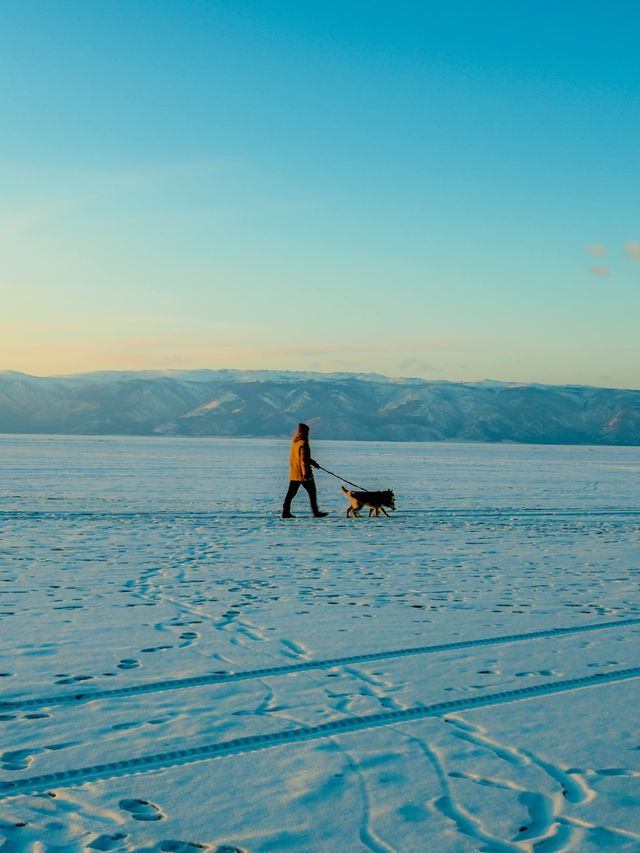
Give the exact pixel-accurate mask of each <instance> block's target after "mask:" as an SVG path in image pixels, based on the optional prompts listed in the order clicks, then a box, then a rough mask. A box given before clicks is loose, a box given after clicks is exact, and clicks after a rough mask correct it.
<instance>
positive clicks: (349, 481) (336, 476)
mask: <svg viewBox="0 0 640 853" xmlns="http://www.w3.org/2000/svg"><path fill="white" fill-rule="evenodd" d="M316 465H317V466H318V468H319V469H320V470H321V471H324V472H325V474H331V476H332V477H335V478H336V480H342V482H343V483H348V484H349V485H350V486H355V487H356V489H358V491H360V492H368V491H369V489H363V487H362V486H359V485H358V484H357V483H352V482H351V480H345V478H344V477H340V476H339V475H338V474H334V473H333V471H329V470H328V469H327V468H323V467H322V465H318V463H317V462H316Z"/></svg>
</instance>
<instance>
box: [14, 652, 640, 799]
mask: <svg viewBox="0 0 640 853" xmlns="http://www.w3.org/2000/svg"><path fill="white" fill-rule="evenodd" d="M638 677H640V666H637V667H631V668H628V669H620V670H617V671H614V672H598V673H594V674H593V675H586V676H582V677H580V678H567V679H564V680H562V681H556V682H554V683H548V684H538V685H533V686H531V687H521V688H517V689H514V690H505V691H502V692H500V693H493V694H488V695H486V696H471V697H467V698H463V699H452V700H448V701H445V702H436V703H434V704H432V705H418V706H414V707H413V708H405V709H402V710H397V711H383V712H380V713H376V714H365V715H362V716H352V717H344V718H343V719H340V720H333V721H332V722H329V723H321V724H320V725H317V726H300V727H298V728H294V729H285V730H284V731H279V732H270V733H269V734H262V735H248V736H246V737H239V738H233V739H232V740H228V741H220V742H218V743H210V744H204V745H202V746H195V747H189V748H185V749H175V750H172V751H170V752H160V753H153V754H150V755H142V756H139V757H138V758H127V759H122V760H120V761H111V762H109V763H106V764H94V765H91V766H88V767H77V768H74V769H70V770H60V771H57V772H55V773H44V774H42V775H40V776H31V777H27V778H23V779H16V780H13V781H5V782H0V800H3V799H7V798H9V797H15V796H18V795H20V794H43V793H46V792H47V791H50V790H51V789H56V788H68V787H73V786H76V785H83V784H84V783H86V782H97V781H104V780H106V779H112V778H115V777H120V776H128V775H131V774H135V773H145V772H149V771H152V770H163V769H167V768H170V767H179V766H182V765H185V764H192V763H194V762H196V761H206V760H209V759H213V758H222V757H223V756H233V755H241V754H245V753H248V752H257V751H258V750H262V749H269V748H270V747H274V746H285V745H292V744H296V743H301V742H304V741H314V740H319V739H322V738H325V737H332V736H334V735H338V734H348V733H350V732H359V731H366V730H369V729H375V728H380V727H383V726H390V725H394V724H395V723H406V722H411V721H413V720H421V719H425V718H426V717H440V716H442V715H444V714H448V713H451V712H454V711H465V710H470V709H473V708H486V707H488V706H492V705H501V704H504V703H507V702H517V701H521V700H523V699H531V698H540V697H546V696H553V695H554V694H558V693H565V692H567V691H570V690H576V689H579V688H584V687H595V686H598V685H601V684H610V683H612V682H616V681H625V680H627V679H631V678H638Z"/></svg>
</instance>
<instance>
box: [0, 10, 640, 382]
mask: <svg viewBox="0 0 640 853" xmlns="http://www.w3.org/2000/svg"><path fill="white" fill-rule="evenodd" d="M0 13H1V25H0V125H1V127H0V294H1V310H0V369H12V370H20V371H25V372H28V373H35V374H42V375H46V374H55V373H71V372H80V371H87V370H95V369H118V370H120V369H139V368H145V369H146V368H158V369H165V368H191V367H209V368H218V367H237V368H274V369H290V370H321V371H332V370H347V371H351V370H354V371H377V372H381V373H386V374H389V375H405V376H423V377H427V378H434V379H453V380H476V379H482V378H492V379H501V380H516V381H536V382H551V383H580V384H591V385H609V386H619V387H630V388H640V343H639V340H640V334H639V332H638V327H639V325H640V324H639V319H640V60H639V59H638V56H639V53H638V50H639V49H638V33H639V32H640V4H638V3H637V0H629V2H626V1H625V0H613V2H611V3H604V2H602V0H598V2H590V1H589V0H580V2H576V0H562V2H558V0H553V2H548V0H536V1H535V2H531V0H523V2H518V3H514V2H512V0H509V2H502V0H488V2H479V0H466V1H465V2H457V1H456V0H453V2H429V0H424V2H408V1H407V0H394V2H388V1H387V0H379V2H377V0H368V2H355V0H337V2H334V0H314V1H313V2H306V0H290V2H282V1H281V0H247V2H232V0H228V2H216V0H207V1H206V2H205V0H101V2H87V0H59V2H55V3H54V2H49V0H38V2H34V0H4V2H3V3H2V4H1V7H0Z"/></svg>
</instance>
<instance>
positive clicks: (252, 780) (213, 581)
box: [0, 437, 640, 853]
mask: <svg viewBox="0 0 640 853" xmlns="http://www.w3.org/2000/svg"><path fill="white" fill-rule="evenodd" d="M312 446H313V453H314V456H315V457H316V458H318V459H319V461H321V463H322V464H323V465H325V466H326V467H328V468H330V469H331V470H334V471H338V472H340V473H343V474H344V475H345V476H347V477H349V479H354V480H355V481H356V482H362V481H364V482H365V483H366V484H369V483H372V485H373V486H374V487H378V486H379V487H385V486H390V487H392V488H394V489H395V491H396V498H397V503H398V507H399V509H398V511H397V512H396V513H395V514H394V515H393V516H392V518H390V519H385V518H379V519H376V518H372V519H368V518H364V517H363V518H360V519H355V520H354V519H346V518H344V516H343V513H344V511H345V510H346V501H345V500H344V498H343V496H342V495H341V493H340V492H339V484H338V483H337V481H336V480H333V479H331V478H329V477H327V476H326V475H321V474H318V475H317V480H318V489H319V493H320V498H321V505H324V506H325V507H326V508H328V509H330V511H331V515H330V516H329V518H327V519H323V520H314V519H311V518H310V517H308V507H307V505H306V495H305V494H304V493H302V492H301V493H300V494H299V496H298V497H297V498H296V501H295V503H294V512H295V513H296V515H297V516H298V517H297V518H296V519H294V520H291V521H288V522H285V521H283V520H282V519H280V518H279V517H278V513H279V505H280V502H281V500H282V495H283V494H284V489H285V488H286V480H283V476H284V477H285V478H286V457H287V450H288V445H287V442H277V441H264V442H260V441H257V442H256V441H254V442H249V441H247V442H244V441H233V440H230V441H220V440H211V441H207V440H203V441H184V440H183V441H181V440H176V439H107V440H105V439H97V438H96V439H86V438H78V439H70V438H64V439H45V438H42V437H38V438H29V437H24V438H13V437H6V438H1V439H0V473H1V474H2V485H1V486H0V561H1V568H2V576H1V578H0V581H1V587H0V620H1V624H2V635H1V637H2V639H1V644H2V645H1V648H2V652H3V656H2V660H1V662H0V688H1V693H0V731H1V732H2V740H1V742H0V774H1V775H0V841H3V847H2V848H0V849H6V850H7V851H12V850H16V851H26V850H29V851H36V850H37V851H40V850H44V851H46V850H52V851H53V850H56V851H58V850H63V851H80V850H86V849H89V850H91V849H99V850H118V851H125V850H129V851H133V850H184V851H187V850H202V849H205V850H212V851H232V850H241V851H245V850H246V851H271V850H293V851H323V853H324V851H326V853H329V852H330V851H336V850H340V851H361V850H372V851H398V852H399V851H409V850H412V851H413V850H416V851H421V850H424V851H432V850H433V851H445V853H457V851H479V850H488V851H494V850H495V851H503V850H514V851H531V853H534V852H535V853H553V851H565V850H567V851H568V850H579V851H583V850H584V851H596V850H608V849H616V850H640V821H639V820H638V817H637V815H638V811H639V810H638V805H640V791H639V790H638V779H639V778H640V734H639V733H638V729H637V711H636V708H637V704H638V703H637V683H638V682H637V676H638V675H640V660H639V657H638V638H639V636H640V606H639V602H640V600H639V597H638V590H637V568H638V531H639V527H640V511H638V508H637V507H638V500H637V499H638V495H639V494H640V480H639V478H638V473H639V472H640V465H639V464H638V460H637V453H636V452H635V451H634V450H633V449H630V448H602V449H593V448H538V447H515V446H512V447H504V446H487V445H484V446H473V445H467V446H465V445H442V446H434V445H397V444H392V445H382V444H354V443H341V442H335V443H329V442H327V443H325V444H319V445H312Z"/></svg>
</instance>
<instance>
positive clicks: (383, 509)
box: [380, 506, 391, 518]
mask: <svg viewBox="0 0 640 853" xmlns="http://www.w3.org/2000/svg"><path fill="white" fill-rule="evenodd" d="M380 509H381V510H382V512H383V513H384V514H385V515H386V516H387V518H391V516H390V515H389V513H388V512H387V511H386V509H385V508H384V507H383V506H381V507H380Z"/></svg>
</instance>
